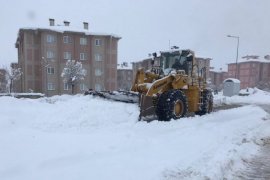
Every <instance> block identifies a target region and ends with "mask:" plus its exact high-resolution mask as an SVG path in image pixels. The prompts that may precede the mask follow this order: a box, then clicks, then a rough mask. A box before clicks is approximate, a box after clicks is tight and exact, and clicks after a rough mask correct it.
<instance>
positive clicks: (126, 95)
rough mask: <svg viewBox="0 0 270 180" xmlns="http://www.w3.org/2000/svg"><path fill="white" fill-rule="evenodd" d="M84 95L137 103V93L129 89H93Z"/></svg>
mask: <svg viewBox="0 0 270 180" xmlns="http://www.w3.org/2000/svg"><path fill="white" fill-rule="evenodd" d="M84 95H93V96H98V97H101V98H104V99H108V100H113V101H119V102H125V103H138V102H139V94H138V93H136V92H131V91H94V90H89V91H86V92H85V93H84Z"/></svg>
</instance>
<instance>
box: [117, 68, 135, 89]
mask: <svg viewBox="0 0 270 180" xmlns="http://www.w3.org/2000/svg"><path fill="white" fill-rule="evenodd" d="M132 83H133V70H132V69H131V67H128V66H123V65H119V66H118V68H117V87H118V90H124V91H129V90H130V89H131V86H132Z"/></svg>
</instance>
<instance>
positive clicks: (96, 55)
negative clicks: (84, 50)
mask: <svg viewBox="0 0 270 180" xmlns="http://www.w3.org/2000/svg"><path fill="white" fill-rule="evenodd" d="M95 60H96V61H102V56H101V55H100V54H98V53H97V54H95Z"/></svg>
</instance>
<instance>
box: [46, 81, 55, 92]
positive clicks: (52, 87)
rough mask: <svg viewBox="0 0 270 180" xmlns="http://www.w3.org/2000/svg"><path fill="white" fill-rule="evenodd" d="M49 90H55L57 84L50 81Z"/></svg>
mask: <svg viewBox="0 0 270 180" xmlns="http://www.w3.org/2000/svg"><path fill="white" fill-rule="evenodd" d="M47 88H48V90H55V85H54V84H53V83H48V87H47Z"/></svg>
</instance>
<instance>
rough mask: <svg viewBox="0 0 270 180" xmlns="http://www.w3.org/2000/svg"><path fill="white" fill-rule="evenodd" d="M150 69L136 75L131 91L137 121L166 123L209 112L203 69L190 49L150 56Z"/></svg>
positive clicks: (208, 95) (209, 92)
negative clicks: (136, 105)
mask: <svg viewBox="0 0 270 180" xmlns="http://www.w3.org/2000/svg"><path fill="white" fill-rule="evenodd" d="M153 57H154V58H153V63H152V65H153V67H152V69H151V70H148V71H144V70H143V69H139V70H138V71H137V73H136V77H135V81H134V84H133V86H132V88H131V91H133V92H138V93H139V107H140V117H139V119H140V120H141V119H142V120H148V119H153V118H155V117H156V118H158V120H162V121H169V120H171V119H179V118H181V117H185V116H186V115H187V114H188V113H195V114H198V115H204V114H206V113H210V112H211V111H212V109H213V95H212V91H211V90H210V89H207V88H206V75H205V74H206V72H205V68H203V69H199V68H198V65H197V64H196V61H195V55H194V52H193V51H191V50H177V51H166V52H160V56H157V54H156V53H153Z"/></svg>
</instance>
